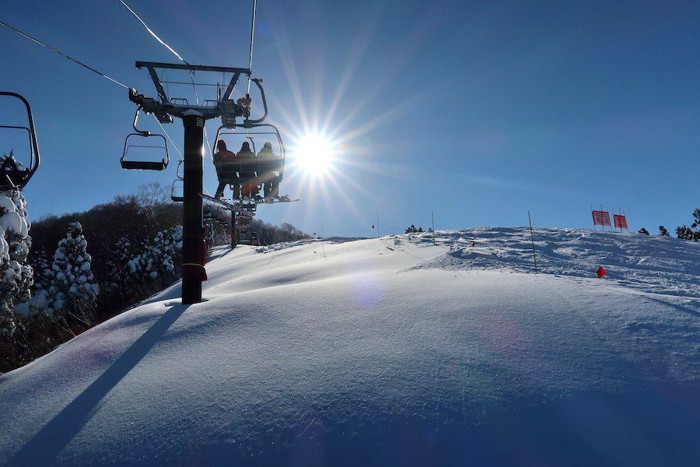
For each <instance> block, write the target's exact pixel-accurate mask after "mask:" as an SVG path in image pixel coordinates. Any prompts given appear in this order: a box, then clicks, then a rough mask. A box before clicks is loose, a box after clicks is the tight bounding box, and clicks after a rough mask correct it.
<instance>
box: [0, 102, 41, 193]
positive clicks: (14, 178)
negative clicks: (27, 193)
mask: <svg viewBox="0 0 700 467" xmlns="http://www.w3.org/2000/svg"><path fill="white" fill-rule="evenodd" d="M0 96H8V97H14V98H16V99H19V100H20V101H21V102H22V103H23V104H24V107H25V108H26V109H27V122H28V125H29V126H17V125H0V128H7V129H12V130H24V131H26V132H27V136H28V139H29V162H28V165H26V166H25V165H24V164H22V162H21V161H17V160H15V158H14V157H13V156H12V155H8V156H7V157H5V159H3V160H2V161H1V162H0V191H7V190H21V189H22V188H24V187H25V186H26V185H27V183H29V180H30V179H31V178H32V176H33V175H34V172H36V170H37V169H38V168H39V164H40V162H41V156H40V154H39V145H38V144H37V141H36V131H35V129H34V118H33V116H32V108H31V106H30V105H29V102H28V101H27V99H25V98H24V97H23V96H21V95H20V94H17V93H14V92H9V91H0Z"/></svg>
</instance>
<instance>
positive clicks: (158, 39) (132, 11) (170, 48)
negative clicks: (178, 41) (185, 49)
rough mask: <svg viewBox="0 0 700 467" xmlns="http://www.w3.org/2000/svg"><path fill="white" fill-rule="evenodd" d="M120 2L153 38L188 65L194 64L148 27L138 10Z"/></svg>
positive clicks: (122, 0) (120, 0)
mask: <svg viewBox="0 0 700 467" xmlns="http://www.w3.org/2000/svg"><path fill="white" fill-rule="evenodd" d="M119 2H120V3H121V4H122V5H124V7H125V8H126V9H127V10H129V13H131V14H132V15H133V16H134V18H136V19H137V20H139V22H140V23H141V24H142V25H143V27H144V28H146V31H148V33H149V34H150V35H151V36H153V38H154V39H155V40H157V41H158V42H160V43H161V44H162V45H163V46H164V47H165V48H166V49H168V50H169V51H170V52H172V53H173V54H174V55H175V56H176V57H177V58H178V59H179V60H180V61H181V62H182V63H184V64H185V65H187V66H189V67H191V66H192V65H190V64H189V63H187V61H186V60H185V59H184V58H182V57H181V56H180V54H179V53H177V52H175V50H174V49H173V48H172V47H170V46H169V45H168V44H166V43H165V42H163V40H162V39H161V38H160V37H158V35H157V34H156V33H155V32H153V30H152V29H151V28H149V27H148V25H147V24H146V23H145V22H144V21H143V20H142V19H141V18H140V17H139V15H137V14H136V12H135V11H134V10H132V9H131V8H130V7H129V5H127V4H126V3H124V0H119Z"/></svg>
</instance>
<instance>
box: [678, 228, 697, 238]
mask: <svg viewBox="0 0 700 467" xmlns="http://www.w3.org/2000/svg"><path fill="white" fill-rule="evenodd" d="M676 236H677V237H678V238H679V239H681V240H693V238H694V237H695V232H693V230H692V229H691V228H690V227H688V226H686V225H682V226H680V227H678V228H676Z"/></svg>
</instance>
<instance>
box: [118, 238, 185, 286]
mask: <svg viewBox="0 0 700 467" xmlns="http://www.w3.org/2000/svg"><path fill="white" fill-rule="evenodd" d="M181 251H182V226H179V225H178V226H175V227H173V228H171V229H168V230H162V231H160V232H158V233H157V234H156V235H155V237H153V239H151V241H150V242H148V244H147V245H146V247H145V249H144V252H143V253H142V254H140V255H138V256H137V257H135V258H133V259H132V260H131V261H130V262H129V269H130V272H131V273H132V274H135V275H137V276H139V277H140V278H143V279H150V280H152V281H153V280H156V279H158V278H159V277H174V276H175V274H176V271H175V263H176V259H177V258H178V257H179V255H180V252H181Z"/></svg>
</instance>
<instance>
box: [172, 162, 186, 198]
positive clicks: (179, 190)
mask: <svg viewBox="0 0 700 467" xmlns="http://www.w3.org/2000/svg"><path fill="white" fill-rule="evenodd" d="M183 162H184V161H180V162H178V163H177V170H175V180H173V184H172V186H171V187H170V199H172V200H173V201H175V202H176V203H181V202H183V201H184V200H185V178H184V177H183V176H182V175H180V168H181V167H182V163H183Z"/></svg>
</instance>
